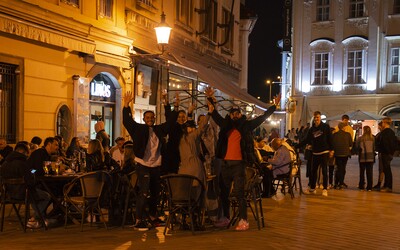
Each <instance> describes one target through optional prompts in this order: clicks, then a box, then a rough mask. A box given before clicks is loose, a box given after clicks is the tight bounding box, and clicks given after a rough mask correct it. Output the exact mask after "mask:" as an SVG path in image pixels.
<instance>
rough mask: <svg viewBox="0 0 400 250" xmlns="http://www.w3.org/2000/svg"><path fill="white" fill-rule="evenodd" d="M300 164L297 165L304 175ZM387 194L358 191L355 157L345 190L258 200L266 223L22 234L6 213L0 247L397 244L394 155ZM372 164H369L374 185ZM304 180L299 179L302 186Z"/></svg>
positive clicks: (398, 187)
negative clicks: (238, 227) (242, 227)
mask: <svg viewBox="0 0 400 250" xmlns="http://www.w3.org/2000/svg"><path fill="white" fill-rule="evenodd" d="M304 168H305V167H304V166H303V167H302V170H303V176H304V173H305V171H304ZM392 171H393V180H394V184H395V185H394V187H393V191H394V192H393V193H381V192H376V191H373V192H365V191H364V192H362V191H359V190H358V189H357V188H356V186H357V184H358V173H359V171H358V163H357V159H356V157H353V158H352V159H350V161H349V163H348V166H347V174H346V180H345V181H346V183H347V184H348V185H349V188H348V189H345V190H329V191H328V193H329V196H328V197H323V196H322V195H321V192H322V191H321V190H318V192H317V194H316V195H302V196H300V197H299V196H298V194H296V197H295V198H294V199H293V200H292V199H290V197H289V196H286V197H285V199H284V200H282V201H280V202H277V201H274V200H272V199H264V200H263V206H264V209H263V210H264V214H265V217H266V218H265V221H266V227H265V228H263V229H262V230H258V229H257V226H256V223H255V221H254V219H253V218H252V215H251V214H249V221H250V230H248V231H245V232H236V231H233V230H232V229H228V230H217V229H214V228H212V227H210V228H207V230H206V231H203V232H197V233H196V235H192V234H191V232H190V231H176V232H174V234H173V235H171V236H169V235H168V236H166V237H164V236H163V234H162V228H159V229H155V230H150V231H147V232H146V233H143V232H137V231H133V230H132V229H131V228H125V229H121V228H113V229H109V230H105V229H103V228H96V227H91V228H90V227H87V226H86V227H85V228H84V232H80V227H79V226H69V228H68V229H64V227H62V226H60V227H55V228H51V229H50V230H48V231H43V230H38V231H28V232H27V233H23V232H22V231H21V229H20V228H19V227H18V224H17V223H16V219H15V218H14V217H11V218H6V224H5V228H4V232H2V233H0V249H52V250H56V249H135V250H136V249H186V250H187V249H209V250H211V249H344V248H347V249H400V216H399V211H400V200H399V198H400V196H399V193H400V158H395V159H394V160H393V162H392ZM376 179H377V166H374V180H375V181H374V184H375V183H376ZM306 183H307V180H306V179H305V178H303V187H305V184H306Z"/></svg>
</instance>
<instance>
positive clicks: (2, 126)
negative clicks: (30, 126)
mask: <svg viewBox="0 0 400 250" xmlns="http://www.w3.org/2000/svg"><path fill="white" fill-rule="evenodd" d="M17 67H18V66H17V65H12V64H4V63H0V137H1V138H5V139H6V140H7V143H16V138H17V136H16V129H17V123H16V122H17V119H16V108H15V107H16V103H17V100H16V99H17V89H16V86H17V75H16V73H15V70H16V69H17Z"/></svg>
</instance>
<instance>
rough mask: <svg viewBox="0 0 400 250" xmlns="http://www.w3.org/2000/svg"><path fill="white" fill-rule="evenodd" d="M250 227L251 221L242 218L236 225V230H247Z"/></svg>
mask: <svg viewBox="0 0 400 250" xmlns="http://www.w3.org/2000/svg"><path fill="white" fill-rule="evenodd" d="M248 229H249V222H248V221H247V220H243V219H241V220H240V221H239V224H238V225H237V226H236V228H235V230H236V231H246V230H248Z"/></svg>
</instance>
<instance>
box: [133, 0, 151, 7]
mask: <svg viewBox="0 0 400 250" xmlns="http://www.w3.org/2000/svg"><path fill="white" fill-rule="evenodd" d="M136 2H137V3H138V4H140V5H146V6H148V7H153V0H137V1H136Z"/></svg>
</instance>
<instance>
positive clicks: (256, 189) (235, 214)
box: [229, 167, 265, 230]
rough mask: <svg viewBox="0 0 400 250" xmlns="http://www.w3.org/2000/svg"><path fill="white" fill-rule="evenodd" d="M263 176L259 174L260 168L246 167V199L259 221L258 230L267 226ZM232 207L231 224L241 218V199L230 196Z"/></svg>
mask: <svg viewBox="0 0 400 250" xmlns="http://www.w3.org/2000/svg"><path fill="white" fill-rule="evenodd" d="M262 179H263V178H262V177H261V175H260V174H259V171H258V169H256V168H253V167H246V183H245V190H244V195H245V199H246V204H247V207H248V208H250V211H251V212H252V214H253V217H254V219H255V220H256V222H257V227H258V230H261V227H265V223H264V213H263V207H262V191H261V183H262ZM229 202H230V207H231V210H232V219H231V223H230V226H232V225H234V224H235V223H236V221H237V220H238V218H239V201H238V200H237V199H236V197H235V196H231V197H229Z"/></svg>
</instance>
